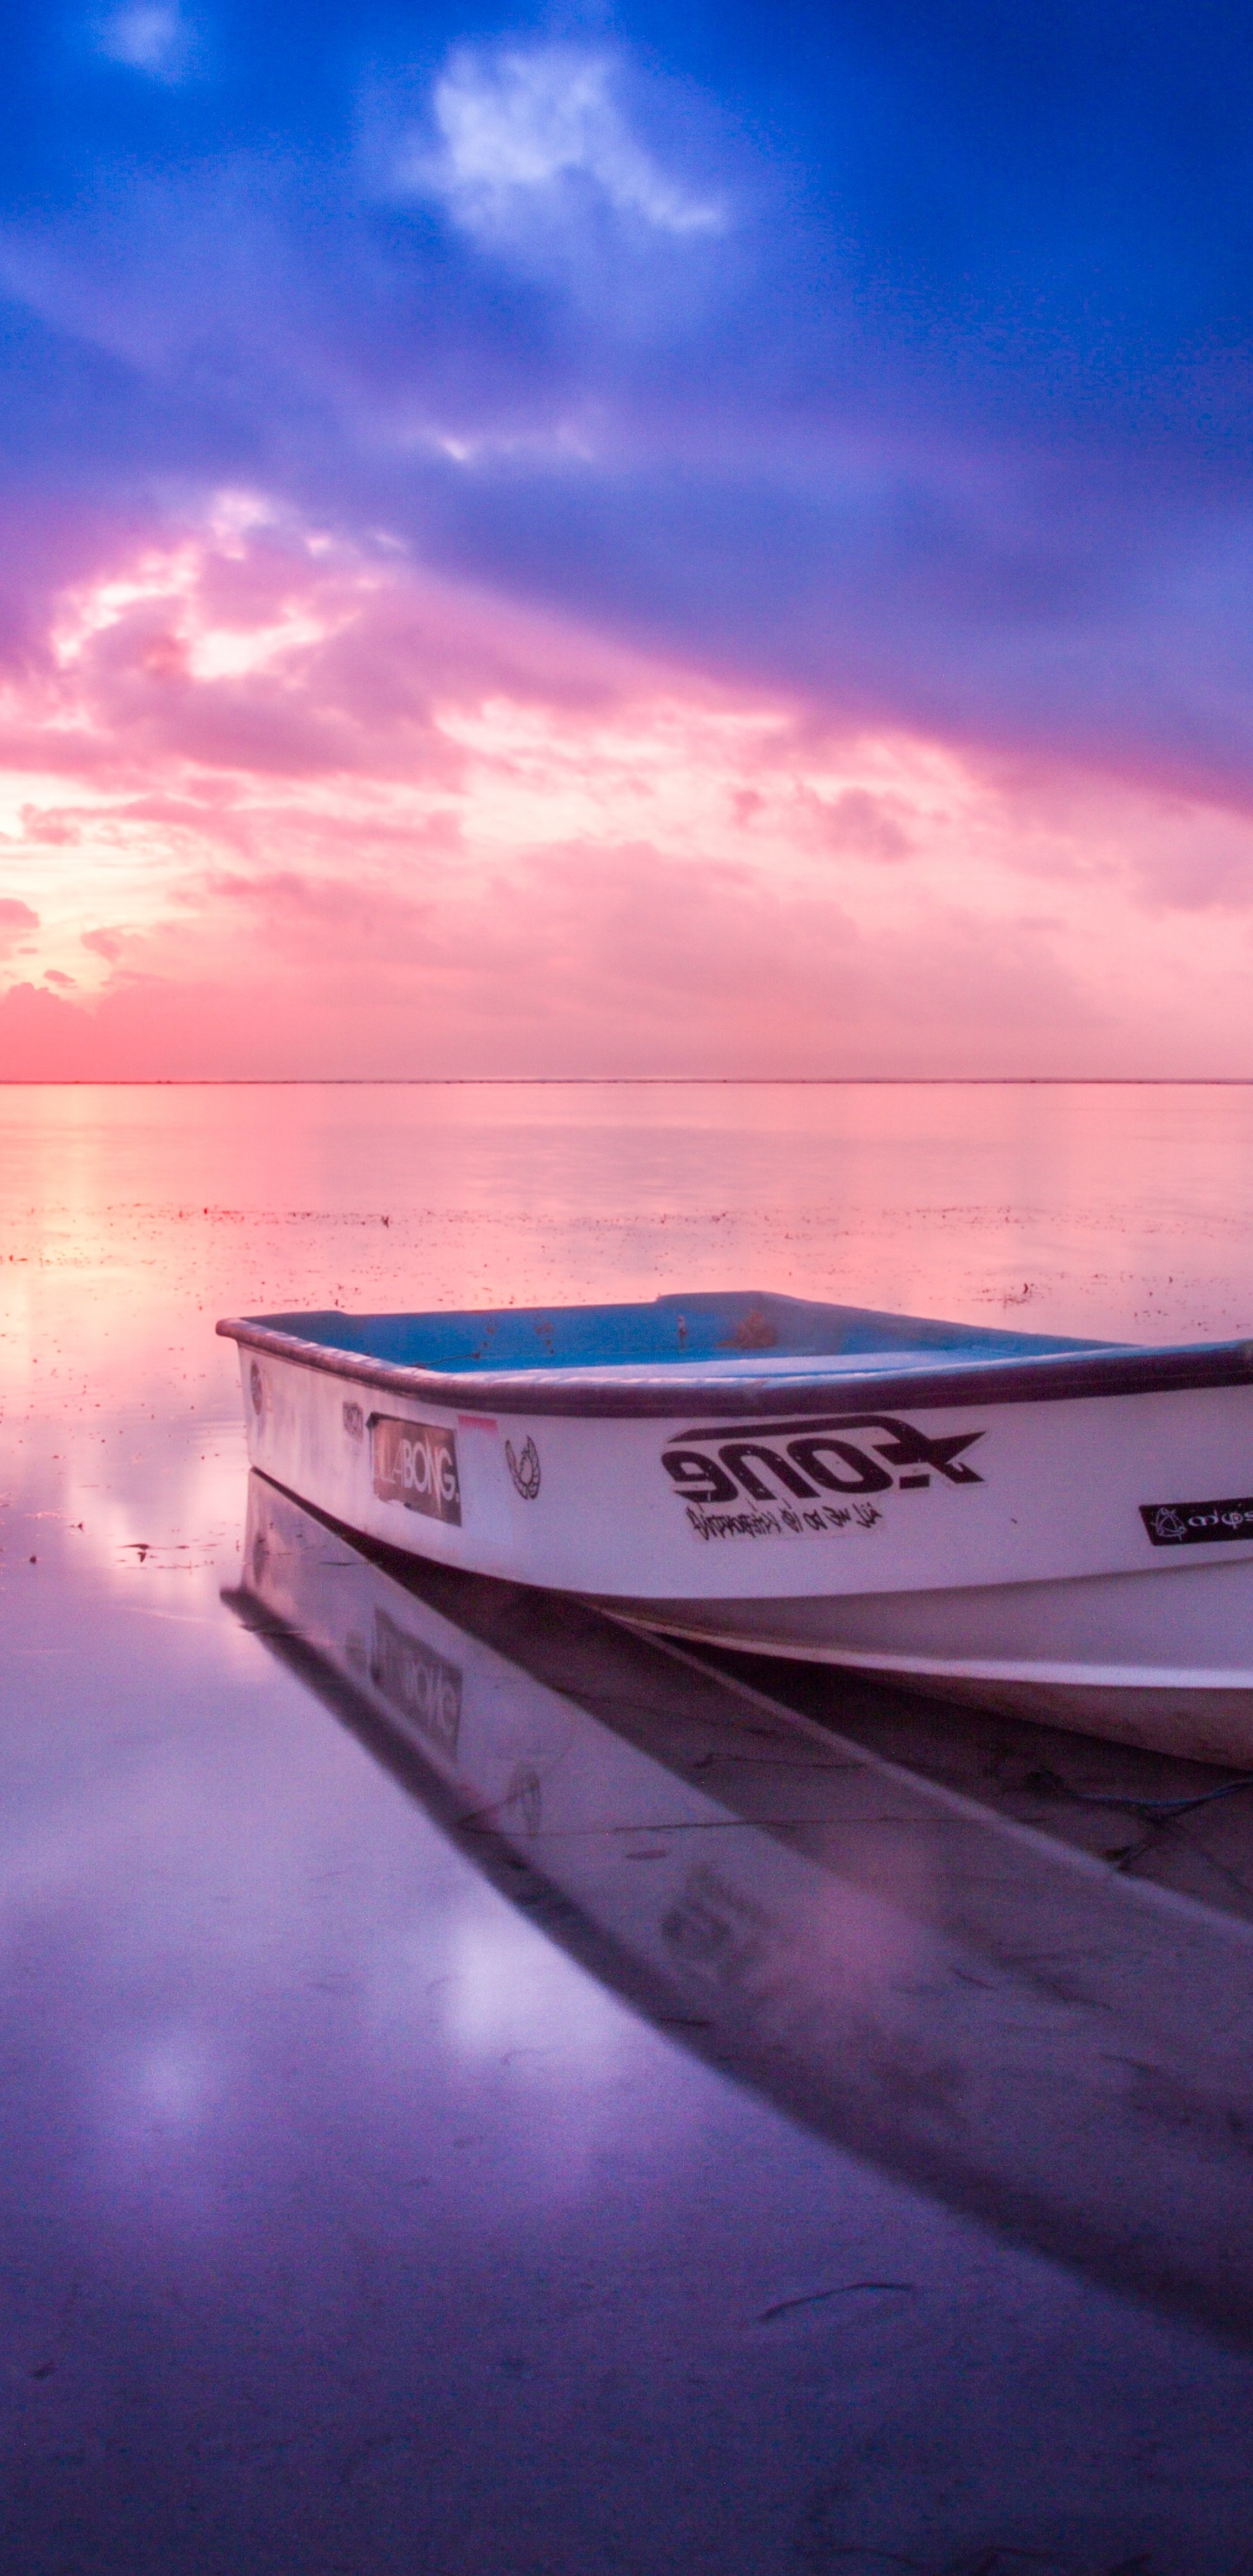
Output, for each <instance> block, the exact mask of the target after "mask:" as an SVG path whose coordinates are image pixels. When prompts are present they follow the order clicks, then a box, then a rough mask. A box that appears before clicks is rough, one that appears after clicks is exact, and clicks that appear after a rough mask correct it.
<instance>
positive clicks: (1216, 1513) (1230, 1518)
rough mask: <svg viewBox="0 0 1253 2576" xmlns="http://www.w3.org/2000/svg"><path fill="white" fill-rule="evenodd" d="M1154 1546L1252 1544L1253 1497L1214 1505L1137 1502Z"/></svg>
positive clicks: (1236, 1498) (1241, 1495) (1236, 1496)
mask: <svg viewBox="0 0 1253 2576" xmlns="http://www.w3.org/2000/svg"><path fill="white" fill-rule="evenodd" d="M1140 1518H1141V1520H1142V1521H1143V1523H1144V1526H1145V1528H1146V1530H1147V1531H1148V1534H1149V1537H1150V1539H1151V1540H1152V1543H1153V1545H1154V1547H1213V1546H1214V1544H1215V1542H1216V1541H1217V1540H1220V1539H1241V1538H1243V1539H1248V1540H1250V1541H1253V1495H1251V1494H1238V1495H1235V1496H1233V1497H1232V1499H1231V1500H1230V1501H1227V1502H1217V1503H1141V1505H1140Z"/></svg>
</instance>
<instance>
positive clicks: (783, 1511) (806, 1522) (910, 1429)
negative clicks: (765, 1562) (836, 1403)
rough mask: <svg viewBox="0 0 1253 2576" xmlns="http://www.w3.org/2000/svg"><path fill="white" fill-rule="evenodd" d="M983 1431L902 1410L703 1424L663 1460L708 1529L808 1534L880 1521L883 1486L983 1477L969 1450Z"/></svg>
mask: <svg viewBox="0 0 1253 2576" xmlns="http://www.w3.org/2000/svg"><path fill="white" fill-rule="evenodd" d="M851 1432H856V1433H857V1434H858V1435H859V1436H858V1438H857V1439H856V1440H854V1439H851V1438H850V1437H849V1436H848V1435H849V1434H850V1433H851ZM982 1438H983V1433H982V1432H981V1431H957V1432H944V1433H940V1434H938V1435H933V1434H931V1433H929V1432H926V1431H920V1430H919V1429H918V1428H917V1426H916V1424H914V1423H912V1422H904V1421H902V1420H901V1419H900V1417H899V1416H898V1415H896V1414H893V1413H833V1414H824V1415H822V1416H821V1417H820V1418H818V1419H815V1418H813V1417H812V1416H811V1417H809V1418H808V1419H802V1420H800V1421H797V1420H796V1419H795V1418H793V1419H792V1420H791V1421H790V1422H763V1423H754V1424H752V1425H751V1426H746V1425H745V1424H744V1423H742V1422H737V1423H734V1424H732V1423H724V1424H721V1425H719V1426H717V1427H715V1428H713V1429H709V1428H708V1427H706V1426H705V1425H704V1424H701V1425H699V1426H698V1427H697V1428H696V1429H695V1430H692V1431H681V1432H679V1433H678V1434H677V1436H676V1437H675V1438H674V1439H673V1440H669V1441H667V1443H666V1446H665V1448H664V1450H663V1451H662V1465H663V1466H664V1468H665V1470H666V1473H667V1475H668V1476H669V1478H670V1481H671V1483H672V1485H673V1486H674V1489H675V1492H676V1493H677V1494H678V1495H679V1497H680V1499H681V1500H682V1501H683V1502H685V1503H686V1504H687V1516H688V1519H689V1521H690V1523H691V1525H692V1528H693V1529H694V1530H695V1531H696V1532H697V1534H698V1536H699V1537H701V1538H711V1537H717V1538H724V1537H747V1538H774V1537H785V1536H793V1537H802V1536H804V1535H805V1533H806V1532H808V1531H823V1530H828V1529H844V1528H852V1527H857V1528H861V1529H873V1528H874V1527H875V1526H876V1525H877V1524H878V1522H880V1521H881V1520H882V1517H883V1515H882V1513H881V1511H880V1510H879V1508H878V1506H877V1504H875V1503H872V1502H871V1501H870V1500H869V1497H870V1496H871V1495H873V1494H886V1493H890V1492H891V1491H892V1490H893V1489H895V1490H896V1491H897V1492H898V1493H910V1492H921V1491H924V1490H925V1489H926V1488H927V1487H928V1486H929V1485H930V1484H931V1483H932V1481H933V1479H937V1478H938V1479H939V1480H940V1481H941V1482H943V1483H944V1484H949V1485H980V1484H982V1482H983V1478H982V1477H981V1476H980V1475H978V1474H977V1473H976V1471H975V1469H974V1468H973V1467H972V1466H970V1465H969V1464H968V1463H967V1460H966V1458H965V1456H964V1455H963V1453H964V1451H966V1450H967V1449H973V1447H974V1444H975V1442H976V1440H981V1439H982ZM727 1506H731V1507H732V1508H731V1509H729V1510H728V1509H727V1508H726V1507H727ZM746 1506H747V1508H746ZM711 1507H712V1508H711Z"/></svg>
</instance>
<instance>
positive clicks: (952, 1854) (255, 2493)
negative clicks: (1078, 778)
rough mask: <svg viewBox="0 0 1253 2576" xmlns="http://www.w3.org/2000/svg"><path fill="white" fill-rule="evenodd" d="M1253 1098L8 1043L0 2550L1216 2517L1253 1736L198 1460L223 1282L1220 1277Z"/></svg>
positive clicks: (231, 1421) (737, 2545)
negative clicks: (951, 1703)
mask: <svg viewBox="0 0 1253 2576" xmlns="http://www.w3.org/2000/svg"><path fill="white" fill-rule="evenodd" d="M1251 1148H1253V1092H1249V1091H1246V1090H1243V1089H1239V1088H1229V1089H1224V1088H1210V1087H1195V1088H1190V1087H1181V1088H1169V1087H1163V1088H1157V1087H1144V1088H1126V1089H1121V1088H1117V1087H1113V1086H1111V1087H1108V1088H1105V1087H1102V1088H1096V1089H1088V1088H1083V1087H1075V1088H1066V1087H1056V1088H1053V1087H1041V1088H1030V1087H1021V1088H1004V1089H1002V1088H998V1087H995V1086H976V1087H964V1086H953V1087H947V1086H938V1087H935V1088H923V1087H911V1086H901V1087H899V1088H874V1087H868V1088H857V1087H839V1088H835V1089H830V1090H827V1089H822V1088H818V1087H814V1088H803V1087H790V1086H755V1087H746V1088H738V1087H722V1086H709V1087H707V1088H705V1087H700V1086H657V1087H654V1088H648V1087H636V1086H603V1087H602V1086H589V1087H587V1088H584V1089H580V1088H569V1087H563V1086H538V1087H534V1086H517V1087H508V1086H466V1087H459V1088H448V1089H441V1088H439V1087H416V1088H405V1087H394V1088H386V1087H370V1086H360V1087H355V1086H354V1087H345V1088H328V1089H319V1088H301V1087H293V1088H283V1087H256V1088H252V1087H239V1088H228V1089H209V1088H206V1089H170V1090H161V1089H135V1090H113V1091H93V1090H89V1089H71V1090H64V1091H59V1090H33V1091H24V1090H19V1089H9V1090H6V1091H0V1170H2V1184H3V1205H4V1231H3V1236H2V1237H0V1248H2V1253H3V1258H2V1260H0V1280H2V1282H3V1293H4V1312H3V1318H2V1327H3V1335H4V1338H3V1341H2V1342H0V1368H2V1371H3V1393H4V1418H3V1424H2V1425H0V1438H2V1439H3V1444H4V1463H3V1479H2V1482H0V1497H2V1499H0V1540H2V1541H3V1554H2V1555H0V1585H2V1587H3V1617H4V1630H5V1649H6V1651H5V1658H4V1709H3V1719H2V1725H0V1758H2V1761H3V1779H4V1798H3V1806H2V1808H0V1851H2V1855H3V1859H2V1879H0V1895H2V1902H3V1914H4V1933H5V1939H4V1949H3V1965H2V1968H0V2011H2V2012H3V2019H4V2037H5V2045H4V2050H3V2061H2V2062H3V2065H4V2070H5V2082H4V2089H3V2097H2V2100H3V2111H2V2118H3V2147H2V2161H0V2245H2V2249H3V2263H4V2274H5V2281H6V2300H5V2328H4V2336H5V2342H4V2362H5V2390H6V2404H5V2435H4V2440H5V2473H4V2477H3V2480H2V2481H0V2485H2V2487H3V2498H4V2501H3V2504H2V2505H0V2529H3V2531H4V2534H5V2546H6V2554H7V2560H8V2562H9V2563H12V2564H13V2565H15V2566H20V2567H21V2568H22V2569H23V2570H24V2571H30V2576H53V2571H56V2576H66V2571H74V2576H77V2571H79V2570H82V2571H85V2572H86V2571H91V2576H95V2571H97V2570H99V2571H109V2576H114V2571H116V2576H149V2571H153V2576H155V2571H157V2570H161V2571H162V2576H167V2571H169V2570H170V2569H172V2568H178V2569H179V2570H183V2569H189V2570H196V2571H198V2570H200V2569H206V2570H214V2571H216V2570H219V2569H220V2570H222V2571H223V2576H226V2571H228V2570H230V2571H232V2576H234V2571H238V2570H241V2569H251V2568H253V2567H256V2568H258V2569H260V2568H265V2569H276V2568H281V2569H282V2570H283V2571H284V2576H332V2571H339V2570H343V2571H345V2576H365V2572H366V2571H369V2576H386V2571H391V2570H393V2569H396V2570H400V2569H404V2570H406V2571H408V2570H416V2569H422V2570H426V2569H427V2568H431V2569H438V2570H440V2571H441V2576H442V2571H444V2570H448V2571H450V2572H451V2571H455V2576H461V2571H465V2576H471V2571H473V2576H478V2571H480V2570H482V2571H487V2570H492V2571H496V2570H507V2571H508V2576H599V2571H600V2570H602V2569H603V2570H606V2571H608V2570H613V2571H615V2576H616V2571H619V2570H622V2571H627V2572H628V2576H637V2571H638V2576H653V2571H665V2576H669V2571H670V2570H672V2569H673V2570H675V2571H678V2570H679V2569H683V2570H685V2571H686V2570H697V2571H704V2570H708V2571H710V2576H713V2571H715V2570H716V2571H718V2576H775V2571H779V2576H783V2571H793V2570H801V2571H804V2570H809V2569H812V2570H825V2569H828V2568H830V2569H837V2568H838V2569H840V2570H842V2571H846V2570H852V2571H854V2576H860V2571H863V2570H864V2571H870V2570H878V2569H886V2568H892V2567H899V2566H906V2567H915V2568H920V2569H923V2570H925V2571H928V2576H940V2571H941V2570H946V2569H947V2570H954V2569H960V2568H966V2569H969V2570H971V2571H973V2570H974V2569H975V2568H976V2567H979V2568H981V2569H983V2570H984V2571H985V2576H1008V2571H1009V2570H1010V2569H1011V2568H1017V2567H1020V2566H1026V2565H1030V2566H1032V2567H1035V2568H1039V2569H1043V2570H1045V2571H1049V2570H1052V2571H1055V2576H1060V2571H1075V2576H1089V2571H1091V2576H1098V2571H1102V2570H1110V2569H1113V2568H1115V2567H1124V2566H1126V2565H1127V2564H1128V2563H1129V2562H1130V2563H1134V2564H1136V2565H1142V2566H1143V2567H1144V2568H1145V2569H1150V2570H1155V2571H1159V2576H1167V2571H1169V2572H1170V2576H1174V2571H1179V2576H1193V2571H1210V2570H1213V2571H1223V2576H1228V2571H1230V2576H1235V2571H1236V2570H1246V2569H1248V2568H1249V2567H1250V2566H1253V2451H1251V2441H1250V2431H1249V2424H1250V2401H1251V2400H1253V2350H1251V2347H1253V2254H1250V2252H1248V2251H1247V2250H1246V2240H1247V2244H1248V2245H1249V2246H1253V2228H1251V2227H1250V2224H1249V2220H1250V2218H1251V2217H1253V2164H1251V2163H1250V2156H1251V2154H1253V2147H1251V2146H1250V2141H1253V2078H1246V2074H1245V2061H1246V2057H1247V2056H1248V2050H1247V2045H1246V2040H1247V2034H1248V2032H1249V2028H1250V2007H1251V2006H1253V1932H1250V1929H1249V1924H1250V1919H1251V1918H1253V1813H1249V1814H1246V1812H1245V1800H1244V1793H1242V1792H1241V1793H1237V1794H1236V1795H1235V1796H1233V1797H1230V1798H1228V1799H1226V1800H1225V1801H1220V1802H1217V1803H1213V1804H1211V1805H1210V1806H1209V1807H1207V1808H1205V1809H1201V1810H1195V1811H1193V1812H1192V1813H1191V1814H1190V1815H1186V1816H1183V1815H1181V1816H1179V1817H1177V1818H1176V1817H1168V1816H1167V1815H1166V1813H1165V1810H1164V1808H1163V1806H1162V1805H1161V1802H1162V1801H1163V1800H1169V1799H1172V1798H1175V1797H1180V1798H1182V1797H1184V1796H1186V1795H1187V1794H1188V1793H1189V1791H1190V1790H1191V1789H1192V1788H1194V1787H1196V1786H1198V1785H1205V1784H1204V1783H1203V1782H1202V1783H1199V1784H1198V1780H1197V1775H1196V1774H1195V1773H1193V1772H1190V1771H1186V1770H1185V1768H1184V1767H1183V1766H1172V1765H1166V1764H1155V1763H1152V1762H1151V1761H1149V1760H1148V1758H1147V1757H1123V1756H1118V1755H1115V1754H1114V1753H1112V1752H1111V1751H1110V1750H1109V1749H1108V1748H1101V1747H1095V1746H1085V1745H1083V1744H1082V1743H1080V1742H1079V1741H1078V1740H1077V1739H1075V1740H1067V1739H1065V1738H1061V1737H1057V1736H1054V1735H1051V1734H1047V1733H1046V1732H1045V1731H1043V1730H1032V1729H1029V1728H1019V1729H1013V1728H1010V1727H1007V1726H1001V1725H999V1724H995V1723H993V1722H991V1721H979V1720H973V1719H971V1720H962V1719H959V1718H956V1717H953V1716H950V1715H948V1714H947V1713H944V1712H940V1711H937V1710H935V1709H928V1708H927V1706H926V1705H925V1704H924V1703H921V1702H909V1701H906V1700H903V1699H892V1698H890V1697H888V1696H887V1695H884V1694H875V1693H873V1692H869V1691H867V1690H855V1689H852V1688H851V1687H848V1686H845V1685H841V1684H840V1683H839V1682H838V1681H836V1680H835V1679H834V1678H833V1677H832V1676H825V1675H824V1676H820V1677H818V1678H817V1679H816V1680H813V1679H807V1678H806V1677H804V1676H798V1675H797V1674H796V1673H792V1674H790V1675H788V1674H782V1673H780V1672H778V1671H771V1670H769V1669H765V1668H762V1667H754V1668H752V1670H751V1671H748V1670H745V1671H744V1672H742V1673H741V1674H740V1675H739V1679H738V1683H737V1686H736V1687H730V1686H728V1687H725V1688H724V1687H723V1685H722V1684H721V1683H720V1682H719V1680H718V1679H717V1677H716V1676H711V1674H710V1673H709V1672H704V1673H696V1672H693V1671H692V1670H691V1668H690V1667H689V1666H688V1665H686V1664H684V1663H682V1662H679V1661H676V1660H675V1659H673V1658H670V1657H667V1656H665V1655H664V1654H662V1653H661V1652H660V1651H659V1650H654V1649H651V1648H650V1649H645V1648H642V1647H641V1648H634V1647H632V1648H630V1649H629V1650H628V1648H627V1647H626V1645H625V1644H624V1643H623V1641H622V1639H621V1638H620V1637H619V1636H618V1635H617V1634H616V1632H613V1631H611V1630H599V1629H597V1627H596V1625H595V1623H594V1622H590V1621H583V1622H582V1624H579V1623H578V1622H576V1623H575V1624H574V1626H571V1625H570V1623H569V1620H568V1619H567V1620H566V1621H565V1624H563V1620H562V1618H561V1617H558V1616H557V1614H556V1613H555V1612H554V1611H553V1610H552V1608H551V1605H546V1604H544V1603H542V1602H536V1601H534V1600H528V1599H527V1597H526V1596H518V1595H516V1594H510V1593H508V1592H507V1590H506V1588H505V1587H482V1586H478V1587H476V1586H473V1585H471V1586H468V1587H467V1586H462V1587H460V1588H459V1587H458V1586H457V1585H456V1584H455V1583H451V1584H450V1583H449V1582H448V1581H447V1580H446V1579H445V1580H444V1582H443V1583H442V1586H436V1585H434V1584H433V1583H430V1582H428V1583H426V1584H425V1585H424V1584H423V1583H422V1581H421V1580H420V1579H419V1580H416V1581H411V1582H410V1583H408V1584H398V1583H397V1580H396V1577H395V1575H394V1574H393V1573H392V1572H390V1571H389V1570H388V1569H387V1568H385V1567H383V1568H381V1567H378V1566H374V1565H370V1564H368V1563H367V1562H366V1561H365V1560H364V1559H362V1558H360V1557H358V1555H357V1554H356V1552H355V1551H353V1550H351V1549H348V1548H346V1547H345V1546H344V1543H343V1542H342V1541H341V1540H338V1539H335V1538H334V1537H333V1535H332V1534H329V1533H327V1532H326V1531H324V1530H323V1529H322V1528H321V1526H320V1525H319V1524H317V1523H316V1522H314V1521H311V1520H310V1519H309V1518H308V1516H304V1515H299V1516H297V1517H296V1518H295V1519H294V1520H292V1519H289V1520H287V1521H282V1520H281V1519H279V1520H276V1519H274V1517H273V1515H274V1513H275V1512H276V1511H277V1510H278V1508H279V1507H278V1505H277V1504H276V1503H275V1502H274V1500H273V1498H272V1496H271V1495H270V1493H269V1490H268V1489H266V1488H264V1487H260V1488H258V1487H256V1486H255V1485H254V1489H253V1494H252V1498H251V1503H250V1500H249V1494H248V1487H247V1477H246V1471H245V1465H244V1453H243V1439H242V1428H241V1421H240V1412H239V1401H238V1392H237V1381H236V1376H235V1355H234V1352H233V1349H231V1348H230V1347H229V1346H228V1345H227V1344H225V1343H222V1342H219V1341H217V1340H215V1338H214V1336H213V1331H212V1326H213V1321H214V1319H215V1317H216V1315H217V1314H219V1313H226V1312H239V1311H245V1312H246V1311H254V1312H255V1311H262V1312H264V1311H267V1310H270V1311H273V1310H281V1309H285V1308H289V1307H296V1306H300V1305H310V1306H320V1305H327V1304H332V1303H336V1304H343V1305H346V1306H352V1305H361V1306H366V1307H374V1308H378V1307H386V1306H398V1307H400V1306H417V1305H426V1304H430V1305H440V1304H459V1305H461V1304H464V1305H469V1304H476V1303H483V1304H495V1303H507V1302H508V1301H509V1299H510V1298H516V1299H517V1301H518V1302H519V1303H523V1302H527V1301H529V1300H534V1299H541V1298H545V1299H546V1298H556V1297H563V1298H580V1297H607V1296H611V1295H613V1296H629V1295H652V1294H654V1293H656V1292H657V1291H658V1290H660V1289H682V1290H691V1289H695V1288H702V1287H708V1288H717V1287H725V1286H748V1287H753V1288H763V1289H782V1290H790V1291H794V1292H796V1293H802V1294H816V1295H826V1296H833V1297H845V1298H848V1299H850V1300H852V1301H855V1302H858V1303H866V1304H870V1305H882V1306H888V1307H893V1306H897V1307H901V1308H905V1309H909V1310H912V1311H914V1312H922V1313H936V1314H949V1315H953V1316H956V1317H963V1316H967V1317H969V1318H971V1319H972V1320H974V1321H976V1322H989V1323H996V1322H1003V1321H1004V1322H1013V1323H1022V1324H1024V1325H1029V1326H1030V1327H1032V1328H1034V1329H1038V1330H1041V1331H1048V1330H1056V1331H1059V1332H1074V1333H1092V1334H1097V1335H1108V1336H1109V1337H1110V1338H1111V1339H1121V1338H1143V1339H1145V1340H1159V1339H1160V1340H1167V1339H1175V1338H1185V1337H1193V1336H1195V1337H1198V1338H1199V1337H1204V1336H1210V1335H1220V1334H1227V1333H1231V1332H1242V1331H1248V1330H1249V1329H1250V1326H1251V1324H1253V1152H1251ZM285 1508H288V1509H289V1508H290V1507H285ZM249 1510H251V1513H252V1520H251V1523H250V1524H247V1525H246V1515H247V1513H248V1512H249ZM267 1515H269V1517H267ZM259 1537H260V1538H261V1539H262V1541H263V1542H264V1543H263V1545H262V1547H261V1549H260V1553H259V1554H258V1549H257V1540H258V1538H259ZM380 1623H381V1624H380ZM624 1658H625V1660H624ZM450 1676H455V1677H456V1678H455V1680H454V1679H452V1678H450ZM745 1684H747V1685H749V1686H751V1688H752V1689H755V1690H756V1691H757V1692H758V1693H759V1694H761V1695H762V1696H759V1697H758V1698H757V1699H753V1698H751V1697H745V1696H744V1688H743V1685H745ZM781 1698H784V1699H786V1700H787V1701H788V1702H789V1703H790V1705H791V1708H792V1710H793V1711H794V1712H796V1713H795V1714H791V1715H789V1714H788V1711H787V1709H780V1707H779V1705H778V1703H779V1701H780V1699H781ZM764 1703H769V1705H766V1704H764ZM454 1712H455V1718H454V1714H453V1713H454ZM441 1730H442V1731H441ZM454 1734H455V1735H456V1737H457V1742H456V1744H455V1745H454V1746H453V1747H452V1750H451V1751H450V1736H451V1735H454ZM885 1766H886V1767H885ZM1108 1801H1113V1802H1114V1803H1113V1804H1109V1803H1106V1802H1108ZM1155 1801H1156V1802H1157V1803H1156V1804H1154V1802H1155ZM1248 1806H1249V1807H1250V1808H1253V1797H1251V1798H1250V1799H1249V1801H1248ZM1110 1853H1113V1855H1114V1858H1113V1860H1112V1861H1111V1860H1110V1859H1109V1858H1108V1857H1107V1855H1108V1854H1110ZM1250 2062H1251V2064H1253V2061H1250Z"/></svg>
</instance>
